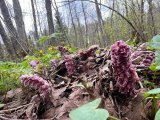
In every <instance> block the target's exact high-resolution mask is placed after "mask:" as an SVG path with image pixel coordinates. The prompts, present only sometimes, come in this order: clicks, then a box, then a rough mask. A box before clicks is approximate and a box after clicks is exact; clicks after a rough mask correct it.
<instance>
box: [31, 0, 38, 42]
mask: <svg viewBox="0 0 160 120" xmlns="http://www.w3.org/2000/svg"><path fill="white" fill-rule="evenodd" d="M31 6H32V14H33V21H34V30H35V31H34V33H35V34H34V35H35V39H36V40H37V39H38V38H39V36H38V29H37V20H36V12H35V7H34V1H33V0H31Z"/></svg>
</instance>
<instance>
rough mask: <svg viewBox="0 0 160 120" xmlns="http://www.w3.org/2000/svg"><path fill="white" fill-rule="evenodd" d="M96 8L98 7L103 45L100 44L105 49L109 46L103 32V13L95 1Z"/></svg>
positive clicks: (97, 12)
mask: <svg viewBox="0 0 160 120" xmlns="http://www.w3.org/2000/svg"><path fill="white" fill-rule="evenodd" d="M95 7H96V14H97V19H98V26H99V32H100V36H101V39H102V41H103V43H101V42H100V46H103V47H105V46H106V45H107V44H108V43H107V42H108V41H107V37H106V36H105V33H104V30H103V19H102V15H101V11H100V9H99V5H98V1H97V0H95Z"/></svg>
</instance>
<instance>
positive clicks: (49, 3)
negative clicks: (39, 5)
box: [45, 0, 54, 34]
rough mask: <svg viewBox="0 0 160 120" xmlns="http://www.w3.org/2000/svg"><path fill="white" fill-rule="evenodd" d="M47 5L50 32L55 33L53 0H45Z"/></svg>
mask: <svg viewBox="0 0 160 120" xmlns="http://www.w3.org/2000/svg"><path fill="white" fill-rule="evenodd" d="M45 7H46V11H47V21H48V28H49V34H53V33H54V24H53V17H52V8H51V0H45Z"/></svg>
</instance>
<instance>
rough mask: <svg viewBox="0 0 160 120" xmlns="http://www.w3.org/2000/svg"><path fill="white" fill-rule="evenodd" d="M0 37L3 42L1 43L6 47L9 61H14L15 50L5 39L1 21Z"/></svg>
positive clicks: (7, 39)
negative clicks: (9, 57)
mask: <svg viewBox="0 0 160 120" xmlns="http://www.w3.org/2000/svg"><path fill="white" fill-rule="evenodd" d="M0 35H1V37H2V40H3V43H4V45H5V47H6V50H7V52H8V53H9V55H10V56H11V59H12V60H14V59H15V58H16V54H15V50H14V48H13V46H12V44H11V41H10V39H9V38H8V37H7V34H6V32H5V30H4V28H3V25H2V23H1V21H0Z"/></svg>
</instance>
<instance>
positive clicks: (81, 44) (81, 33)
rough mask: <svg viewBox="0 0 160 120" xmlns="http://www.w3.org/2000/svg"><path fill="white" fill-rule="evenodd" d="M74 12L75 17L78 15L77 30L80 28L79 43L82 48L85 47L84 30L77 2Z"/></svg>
mask: <svg viewBox="0 0 160 120" xmlns="http://www.w3.org/2000/svg"><path fill="white" fill-rule="evenodd" d="M74 12H75V17H76V19H77V24H78V28H77V30H78V34H79V39H80V41H79V42H78V43H79V47H80V48H83V47H84V40H83V39H84V38H83V31H82V28H81V24H80V20H79V16H78V14H77V9H76V4H75V6H74Z"/></svg>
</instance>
